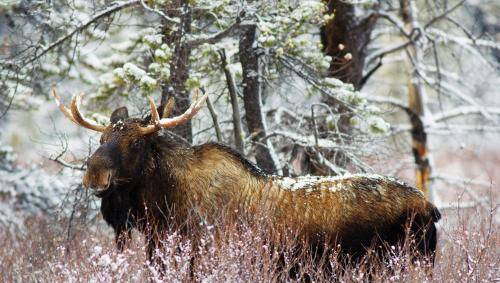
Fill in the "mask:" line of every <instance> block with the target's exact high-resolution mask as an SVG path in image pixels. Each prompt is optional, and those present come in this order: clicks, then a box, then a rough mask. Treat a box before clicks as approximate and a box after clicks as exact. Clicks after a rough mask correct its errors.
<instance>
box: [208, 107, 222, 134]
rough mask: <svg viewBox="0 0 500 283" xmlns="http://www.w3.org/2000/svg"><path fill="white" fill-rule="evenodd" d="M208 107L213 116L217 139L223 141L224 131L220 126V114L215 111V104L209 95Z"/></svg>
mask: <svg viewBox="0 0 500 283" xmlns="http://www.w3.org/2000/svg"><path fill="white" fill-rule="evenodd" d="M207 107H208V111H209V112H210V115H211V116H212V121H213V123H214V129H215V135H216V136H217V141H218V142H222V132H221V130H220V126H219V121H218V116H217V113H216V112H215V109H214V105H213V104H212V101H210V98H209V97H207Z"/></svg>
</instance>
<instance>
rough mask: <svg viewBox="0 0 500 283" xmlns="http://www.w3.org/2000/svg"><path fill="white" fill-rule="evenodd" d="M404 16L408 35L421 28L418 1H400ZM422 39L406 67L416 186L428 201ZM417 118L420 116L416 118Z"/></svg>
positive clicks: (409, 49) (411, 51)
mask: <svg viewBox="0 0 500 283" xmlns="http://www.w3.org/2000/svg"><path fill="white" fill-rule="evenodd" d="M399 2H400V13H401V17H402V19H403V22H404V23H405V28H406V30H407V32H408V34H410V33H411V31H412V30H418V29H419V28H420V25H419V23H418V21H417V18H416V14H415V12H416V10H415V2H414V1H413V0H400V1H399ZM418 41H419V37H418V35H417V37H416V38H414V39H413V42H412V44H410V45H409V46H408V47H407V49H406V51H407V56H406V60H405V61H406V68H407V72H408V99H409V101H408V108H409V109H410V110H411V111H412V113H413V114H412V115H410V122H411V125H412V130H411V137H412V148H413V155H414V159H415V165H416V167H417V168H416V172H415V179H416V186H417V188H419V189H420V190H422V191H423V192H424V194H425V196H426V198H428V199H429V198H430V187H429V183H430V174H431V164H430V163H431V162H430V156H429V149H428V140H427V133H426V132H425V126H426V125H425V124H424V123H425V121H429V119H427V116H428V115H429V114H430V113H429V110H428V109H426V108H427V107H426V102H427V93H426V91H425V85H424V82H423V81H422V79H421V78H420V76H419V75H418V72H417V71H418V70H417V68H418V65H419V64H420V63H422V60H423V55H424V54H423V51H422V50H421V49H420V48H419V46H418ZM413 115H415V116H416V117H414V116H413Z"/></svg>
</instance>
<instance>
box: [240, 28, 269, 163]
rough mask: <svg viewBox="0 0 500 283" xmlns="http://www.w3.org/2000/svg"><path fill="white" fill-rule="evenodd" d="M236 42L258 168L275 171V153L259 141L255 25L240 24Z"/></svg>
mask: <svg viewBox="0 0 500 283" xmlns="http://www.w3.org/2000/svg"><path fill="white" fill-rule="evenodd" d="M241 29H242V33H241V36H240V41H239V51H240V62H241V67H242V69H243V102H244V106H245V119H246V122H247V126H248V132H249V133H250V137H251V139H252V141H253V146H254V149H255V159H256V161H257V164H258V165H259V167H260V168H261V169H263V170H265V171H267V172H269V173H276V172H277V166H276V163H275V155H274V154H273V148H272V145H271V144H270V142H266V144H262V142H261V140H262V139H263V138H264V137H265V136H266V125H265V120H264V117H263V114H262V109H261V108H262V97H261V95H262V86H261V81H260V74H261V66H260V60H259V55H258V54H257V50H256V49H257V48H256V47H257V46H256V44H257V43H256V42H257V36H258V31H257V25H255V24H245V25H243V24H242V26H241Z"/></svg>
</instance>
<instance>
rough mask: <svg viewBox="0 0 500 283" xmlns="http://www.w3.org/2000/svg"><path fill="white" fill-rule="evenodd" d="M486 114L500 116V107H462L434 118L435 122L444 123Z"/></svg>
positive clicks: (436, 115)
mask: <svg viewBox="0 0 500 283" xmlns="http://www.w3.org/2000/svg"><path fill="white" fill-rule="evenodd" d="M484 113H488V114H489V115H500V108H499V107H481V108H479V107H477V106H462V107H458V108H455V109H452V110H450V111H446V112H441V113H439V114H435V115H434V116H433V117H432V118H433V120H434V122H442V121H444V120H449V119H453V118H456V117H461V116H467V115H475V114H479V115H484Z"/></svg>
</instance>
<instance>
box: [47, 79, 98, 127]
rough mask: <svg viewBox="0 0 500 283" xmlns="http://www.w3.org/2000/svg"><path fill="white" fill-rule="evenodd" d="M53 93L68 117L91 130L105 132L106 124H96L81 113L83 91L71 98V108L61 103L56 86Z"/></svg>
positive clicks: (58, 104)
mask: <svg viewBox="0 0 500 283" xmlns="http://www.w3.org/2000/svg"><path fill="white" fill-rule="evenodd" d="M52 95H54V98H55V100H56V104H57V106H58V107H59V109H60V110H61V112H62V113H63V114H64V116H66V117H67V118H68V119H70V120H71V121H72V122H73V123H75V124H77V125H80V126H82V127H85V128H87V129H90V130H94V131H97V132H104V130H105V129H106V126H103V125H99V124H96V123H94V122H92V121H90V120H87V119H85V118H84V117H83V115H82V114H81V113H80V109H79V107H78V105H79V104H81V101H82V97H83V95H84V94H83V93H80V94H79V95H77V96H75V95H73V97H72V98H71V104H70V108H71V110H70V109H68V108H66V106H64V104H62V103H61V97H60V96H59V95H58V94H57V90H56V88H55V87H54V88H52Z"/></svg>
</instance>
